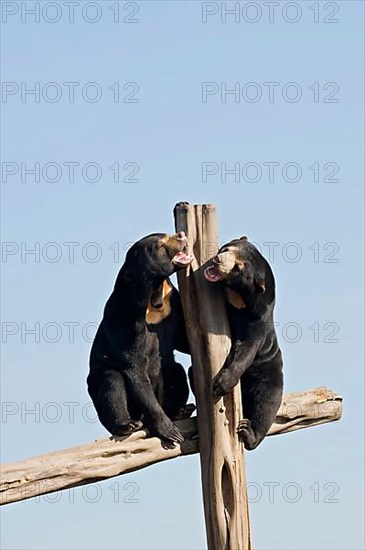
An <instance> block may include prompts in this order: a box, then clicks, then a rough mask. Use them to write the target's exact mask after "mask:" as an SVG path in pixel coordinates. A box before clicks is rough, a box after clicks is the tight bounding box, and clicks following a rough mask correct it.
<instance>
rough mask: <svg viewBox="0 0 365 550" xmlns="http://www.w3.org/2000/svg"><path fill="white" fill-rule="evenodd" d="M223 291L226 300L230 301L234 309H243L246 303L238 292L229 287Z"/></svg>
mask: <svg viewBox="0 0 365 550" xmlns="http://www.w3.org/2000/svg"><path fill="white" fill-rule="evenodd" d="M225 292H226V299H227V302H228V303H230V304H231V306H233V307H235V308H236V309H245V307H246V304H245V302H244V301H243V299H242V298H241V296H240V295H239V294H238V292H235V291H234V290H232V289H231V288H226V289H225Z"/></svg>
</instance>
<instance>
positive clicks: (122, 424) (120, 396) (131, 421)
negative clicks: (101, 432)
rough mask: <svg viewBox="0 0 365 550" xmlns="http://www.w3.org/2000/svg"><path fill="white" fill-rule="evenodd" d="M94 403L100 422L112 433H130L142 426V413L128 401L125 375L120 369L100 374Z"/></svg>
mask: <svg viewBox="0 0 365 550" xmlns="http://www.w3.org/2000/svg"><path fill="white" fill-rule="evenodd" d="M94 405H95V408H96V411H97V413H98V416H99V420H100V422H101V423H102V424H103V426H104V427H105V428H106V429H107V430H108V432H110V433H111V434H112V435H117V436H122V435H128V434H130V433H132V432H135V431H136V430H138V429H140V428H141V427H142V422H141V421H140V420H138V418H140V416H141V415H140V414H138V412H137V411H136V410H133V409H135V407H133V404H132V403H129V402H128V399H127V392H126V388H125V382H124V379H123V375H122V374H121V373H120V372H118V371H114V370H108V371H103V372H102V373H100V374H99V383H98V386H97V392H96V400H95V401H94ZM131 415H132V417H131Z"/></svg>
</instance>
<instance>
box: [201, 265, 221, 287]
mask: <svg viewBox="0 0 365 550" xmlns="http://www.w3.org/2000/svg"><path fill="white" fill-rule="evenodd" d="M204 277H205V278H206V280H207V281H209V282H211V283H216V282H218V281H221V280H222V279H223V277H222V275H220V274H219V271H218V269H217V267H216V266H215V265H211V266H210V267H207V268H206V269H205V270H204Z"/></svg>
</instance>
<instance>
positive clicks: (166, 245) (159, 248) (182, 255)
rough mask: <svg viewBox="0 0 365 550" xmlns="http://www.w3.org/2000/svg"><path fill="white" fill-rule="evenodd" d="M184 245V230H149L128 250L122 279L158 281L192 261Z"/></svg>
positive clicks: (185, 244)
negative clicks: (175, 232)
mask: <svg viewBox="0 0 365 550" xmlns="http://www.w3.org/2000/svg"><path fill="white" fill-rule="evenodd" d="M187 244H188V241H187V238H186V235H185V233H184V232H183V231H180V232H179V233H177V234H175V235H167V234H165V233H152V234H151V235H147V236H146V237H144V238H143V239H140V240H139V241H137V242H136V243H134V245H133V246H132V247H131V248H130V249H129V250H128V252H127V255H126V258H125V262H124V266H123V278H124V281H125V282H132V281H133V282H143V281H145V282H151V283H161V282H162V280H163V279H166V278H167V277H169V276H170V275H172V274H173V273H174V272H175V271H176V270H178V269H181V268H185V267H187V266H188V265H189V264H190V263H191V261H192V257H191V256H190V255H189V253H188V249H187Z"/></svg>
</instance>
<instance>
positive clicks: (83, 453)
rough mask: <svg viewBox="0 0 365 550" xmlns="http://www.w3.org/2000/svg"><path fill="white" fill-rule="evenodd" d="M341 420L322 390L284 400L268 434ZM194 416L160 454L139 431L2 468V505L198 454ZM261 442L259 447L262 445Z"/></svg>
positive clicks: (156, 443)
mask: <svg viewBox="0 0 365 550" xmlns="http://www.w3.org/2000/svg"><path fill="white" fill-rule="evenodd" d="M341 415H342V398H341V397H340V396H339V395H338V394H336V393H334V392H333V391H331V390H327V389H326V388H316V389H314V390H309V391H305V392H298V393H289V394H287V395H285V396H284V399H283V403H282V405H281V407H280V409H279V411H278V414H277V417H276V420H275V423H274V424H273V425H272V427H271V429H270V432H269V435H277V434H284V433H289V432H292V431H294V430H301V429H303V428H311V427H312V426H317V425H319V424H325V423H327V422H334V421H336V420H339V419H340V418H341ZM196 420H197V419H196V417H194V418H189V419H188V420H180V421H178V422H176V424H177V425H178V426H179V428H180V430H181V432H182V433H183V434H184V436H185V438H186V440H185V441H184V443H183V444H182V445H181V446H177V447H175V448H174V449H163V448H162V446H161V441H160V440H159V439H158V438H157V437H148V433H147V431H145V430H140V431H139V432H135V433H134V434H132V435H130V436H127V437H119V438H106V439H100V440H98V441H93V442H92V443H87V444H86V445H79V446H77V447H72V448H70V449H63V450H61V451H55V452H52V453H48V454H45V455H41V456H36V457H33V458H28V459H26V460H21V461H19V462H13V463H9V464H3V465H2V466H1V481H0V503H1V504H10V503H12V502H18V501H21V500H25V499H29V498H33V497H36V496H40V495H45V494H48V493H53V492H55V491H60V490H63V489H69V488H71V487H78V486H80V485H87V484H89V483H95V482H96V481H101V480H104V479H108V478H112V477H115V476H119V475H122V474H126V473H128V472H133V471H135V470H140V469H142V468H146V467H147V466H150V465H152V464H156V463H157V462H161V461H163V460H169V459H171V458H176V457H178V456H184V455H190V454H194V453H198V452H199V440H198V432H197V422H196ZM266 444H267V442H264V443H263V445H266Z"/></svg>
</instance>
